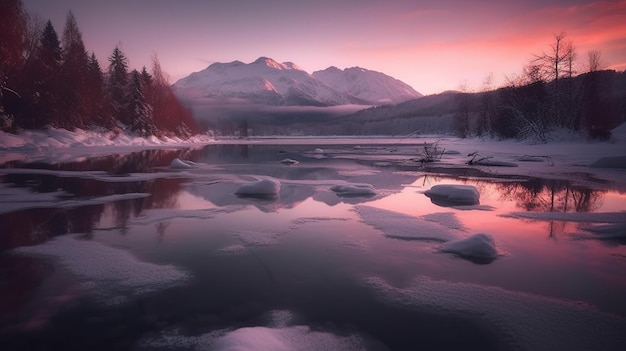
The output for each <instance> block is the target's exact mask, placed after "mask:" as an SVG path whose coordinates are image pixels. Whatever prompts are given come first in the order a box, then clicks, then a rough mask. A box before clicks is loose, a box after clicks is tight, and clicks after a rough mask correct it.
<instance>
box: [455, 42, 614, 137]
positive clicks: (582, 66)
mask: <svg viewBox="0 0 626 351" xmlns="http://www.w3.org/2000/svg"><path fill="white" fill-rule="evenodd" d="M585 59H586V60H585ZM603 66H604V64H603V62H602V57H601V53H600V52H599V51H590V52H588V53H587V55H586V57H584V58H583V61H582V63H581V61H580V60H579V57H578V53H577V51H576V48H575V46H574V43H573V41H571V40H568V38H567V35H566V34H565V33H560V34H557V35H554V40H553V42H552V44H551V45H550V50H549V51H547V52H542V53H541V54H535V55H533V57H532V59H531V60H530V62H528V64H527V65H526V66H525V67H524V68H523V73H522V74H521V75H519V76H515V77H509V78H507V84H506V86H505V87H502V88H500V89H497V90H492V88H491V77H488V78H487V79H486V81H485V83H484V86H483V88H482V89H481V92H479V93H470V92H469V91H467V89H461V93H460V94H459V95H457V98H456V103H457V109H456V112H455V114H454V129H455V133H456V134H457V135H458V136H461V137H466V136H469V135H479V136H482V135H491V136H498V137H501V138H519V139H524V138H535V139H539V140H541V141H544V142H545V141H547V140H546V138H547V133H548V132H549V131H550V130H551V129H553V128H555V127H556V128H565V129H569V130H572V131H577V132H578V131H580V132H584V133H586V135H587V136H588V137H589V138H590V139H600V140H606V139H608V138H609V137H610V135H611V129H613V128H614V127H616V126H617V125H619V124H620V123H623V122H624V121H626V71H625V72H621V73H620V72H616V71H613V70H603V69H602V68H603ZM577 67H578V69H577Z"/></svg>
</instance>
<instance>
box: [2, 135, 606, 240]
mask: <svg viewBox="0 0 626 351" xmlns="http://www.w3.org/2000/svg"><path fill="white" fill-rule="evenodd" d="M283 147H284V146H281V145H209V146H207V147H206V148H204V149H200V150H189V149H185V150H146V151H141V152H134V153H130V154H126V155H112V156H108V157H96V158H91V159H86V160H81V161H75V162H69V163H63V164H46V165H43V164H28V165H24V164H17V163H12V164H6V165H4V166H5V167H17V166H20V167H24V168H48V169H52V170H64V171H106V172H108V173H109V174H110V175H115V176H117V175H131V174H132V173H135V174H137V173H149V172H154V171H155V170H159V171H163V170H167V169H168V166H169V164H170V163H171V161H172V160H173V159H175V158H181V159H186V160H192V161H195V162H198V163H199V164H201V165H207V164H210V165H216V164H217V165H219V166H220V168H219V169H220V171H221V172H222V173H223V174H226V175H228V177H230V178H226V179H218V178H216V177H218V175H213V173H212V172H210V171H207V170H206V169H202V168H200V169H197V170H191V171H189V177H190V178H189V179H181V178H169V177H168V176H167V174H168V173H167V172H166V173H165V175H164V176H163V177H161V178H157V179H153V180H147V181H138V180H132V178H133V177H128V178H129V180H128V181H119V178H118V180H117V181H114V182H113V181H112V182H106V181H103V180H94V179H89V178H80V177H71V176H68V175H63V176H61V175H55V174H53V173H52V174H10V173H9V174H6V175H4V176H3V177H2V181H3V182H4V183H6V184H9V185H10V186H13V187H20V188H24V189H28V190H29V191H32V192H34V193H41V194H43V193H54V192H58V191H59V190H62V191H63V194H61V195H58V196H65V197H67V198H68V199H89V198H92V197H98V196H108V195H116V194H127V193H149V194H150V196H149V197H145V198H136V199H132V200H121V201H112V202H111V203H109V204H97V205H88V206H78V207H75V208H62V209H57V208H53V207H54V203H52V204H51V205H50V208H38V209H30V210H21V211H15V212H12V213H5V214H2V215H0V232H2V233H3V235H2V236H0V250H7V249H10V248H13V247H16V246H21V245H30V244H35V243H39V242H42V241H45V240H47V239H48V238H50V237H53V236H56V235H62V234H66V233H71V232H78V233H84V234H85V235H86V236H90V235H91V233H92V232H93V230H94V228H96V227H98V226H100V227H102V221H103V217H105V216H106V217H109V218H110V220H111V224H110V225H111V227H113V228H117V229H118V230H119V231H120V233H122V234H125V233H126V231H127V228H128V226H129V222H130V221H131V220H132V218H134V217H137V216H139V215H141V213H142V212H143V211H145V210H148V209H156V208H177V207H178V208H188V204H186V203H184V200H183V201H181V195H180V192H181V190H183V189H184V191H185V192H186V193H188V194H191V195H193V196H195V197H198V198H202V199H204V200H205V201H207V203H210V204H213V205H214V206H216V207H224V206H231V205H244V206H253V207H256V208H258V209H259V210H261V211H262V212H266V213H268V212H277V211H278V210H280V209H291V208H295V207H297V206H299V205H300V204H301V203H303V202H305V201H307V200H308V199H312V200H313V201H316V202H319V203H323V204H325V205H328V206H336V205H338V204H341V203H344V204H350V205H355V204H362V203H368V202H372V201H377V200H380V199H382V198H385V197H389V196H391V197H393V198H395V197H394V194H399V193H401V192H403V191H404V190H405V189H406V187H407V185H409V184H412V185H411V186H420V187H423V188H427V187H431V186H433V185H435V184H439V183H446V182H457V183H461V182H462V183H464V184H471V185H475V186H476V187H477V188H478V189H479V191H480V193H481V204H484V203H485V202H484V199H485V195H486V194H490V193H493V194H494V195H493V196H494V197H495V200H493V201H491V200H490V201H491V202H490V203H488V204H487V205H490V206H493V207H496V208H497V207H501V206H502V205H503V204H504V203H512V204H514V206H515V207H516V208H518V209H521V210H524V211H539V212H593V211H597V210H599V209H600V208H601V207H602V204H603V197H604V196H605V195H606V194H607V190H597V189H591V188H588V187H583V186H580V185H576V184H575V183H573V182H570V181H566V180H553V179H550V180H548V179H540V178H526V179H517V180H511V179H503V180H502V181H500V180H497V179H481V178H471V179H465V180H459V178H457V177H455V176H448V175H445V174H434V175H433V174H424V173H421V172H419V173H418V172H399V171H397V169H395V168H390V167H385V168H380V167H375V166H373V165H372V164H369V163H367V162H360V161H359V160H351V159H344V158H337V159H334V158H332V157H330V158H326V159H320V160H318V159H315V158H305V157H301V156H302V154H303V153H307V152H310V149H311V146H310V145H290V146H289V150H288V151H285V150H284V149H283ZM285 157H290V158H294V159H300V160H301V161H302V162H301V163H300V164H299V165H297V166H295V167H290V166H286V165H283V164H281V163H280V162H279V161H280V160H282V159H284V158H285ZM193 172H195V173H193ZM172 174H177V173H175V172H172ZM251 174H254V175H255V176H269V177H273V178H275V179H278V180H280V181H281V183H282V184H281V189H280V193H279V196H277V197H276V198H272V199H258V198H245V197H238V196H236V195H235V192H236V190H237V187H238V186H239V185H240V184H241V182H242V181H249V180H250V178H251V176H250V175H251ZM342 182H344V183H348V184H359V183H360V184H369V185H371V186H373V187H374V188H375V189H377V191H378V194H377V195H376V196H374V197H366V196H356V197H342V196H338V195H337V194H336V193H334V192H332V191H331V190H330V188H331V186H332V185H335V184H341V183H342ZM398 201H399V202H398ZM406 201H410V202H405V200H397V202H398V203H397V204H396V205H395V206H399V207H403V208H406V207H407V206H409V207H410V206H419V204H417V203H415V202H416V201H418V202H419V201H428V199H426V198H425V197H424V196H420V197H418V198H417V199H415V198H411V199H410V200H406ZM444 205H445V204H444ZM483 216H486V217H488V216H490V215H489V214H483ZM166 228H167V225H166V224H163V225H162V226H160V227H159V225H157V232H158V233H161V234H160V235H162V234H163V233H165V231H166ZM565 230H566V226H565V224H564V222H563V221H551V222H550V223H549V228H548V232H549V236H550V237H555V235H556V234H558V233H561V232H563V231H565Z"/></svg>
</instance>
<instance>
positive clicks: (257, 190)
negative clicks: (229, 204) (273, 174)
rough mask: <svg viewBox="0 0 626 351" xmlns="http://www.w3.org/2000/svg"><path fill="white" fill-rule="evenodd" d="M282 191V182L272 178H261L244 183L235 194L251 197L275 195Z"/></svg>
mask: <svg viewBox="0 0 626 351" xmlns="http://www.w3.org/2000/svg"><path fill="white" fill-rule="evenodd" d="M279 192H280V183H279V182H277V181H275V180H272V179H261V180H258V181H256V182H251V183H247V184H243V185H241V186H240V187H239V189H237V191H236V192H235V194H237V195H239V196H249V197H274V196H278V193H279Z"/></svg>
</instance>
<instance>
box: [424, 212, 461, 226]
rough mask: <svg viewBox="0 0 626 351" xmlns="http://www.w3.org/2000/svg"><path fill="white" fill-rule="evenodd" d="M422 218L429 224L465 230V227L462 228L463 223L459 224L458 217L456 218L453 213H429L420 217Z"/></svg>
mask: <svg viewBox="0 0 626 351" xmlns="http://www.w3.org/2000/svg"><path fill="white" fill-rule="evenodd" d="M422 218H424V219H425V220H427V221H429V222H435V223H438V224H441V225H442V226H444V227H447V228H450V229H456V230H462V231H463V230H465V226H463V223H461V221H460V220H459V217H457V216H456V214H455V213H454V212H438V213H430V214H427V215H424V216H422Z"/></svg>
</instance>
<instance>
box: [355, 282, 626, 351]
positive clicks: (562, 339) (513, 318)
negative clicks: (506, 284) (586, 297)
mask: <svg viewBox="0 0 626 351" xmlns="http://www.w3.org/2000/svg"><path fill="white" fill-rule="evenodd" d="M365 284H366V285H367V286H369V287H371V288H372V289H374V290H376V291H377V292H378V293H379V294H380V296H381V298H382V299H384V300H386V301H388V302H391V303H394V304H399V305H401V306H404V307H405V308H414V309H419V310H429V311H431V312H433V313H445V314H446V315H450V314H458V315H463V316H465V317H469V316H471V318H476V319H478V322H480V323H481V324H487V325H490V326H491V327H492V328H494V329H496V330H498V331H499V333H501V334H502V335H501V338H502V340H501V341H502V342H504V343H506V344H508V345H507V346H506V347H505V348H506V349H519V350H537V351H541V350H623V349H624V347H625V346H626V334H624V330H626V319H624V318H623V317H620V316H616V315H611V314H608V313H604V312H601V311H598V310H597V309H595V308H594V307H593V306H589V305H586V304H583V303H580V302H577V301H569V300H561V299H556V298H548V297H543V296H538V295H532V294H527V293H521V292H515V291H510V290H505V289H502V288H498V287H493V286H483V285H476V284H469V283H456V282H449V281H438V280H433V279H431V278H429V277H417V278H415V279H414V280H413V281H412V282H411V283H410V284H409V285H408V286H406V287H403V288H397V287H394V286H391V285H389V284H388V283H387V282H386V281H384V280H383V279H381V278H378V277H371V278H368V279H366V280H365Z"/></svg>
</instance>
